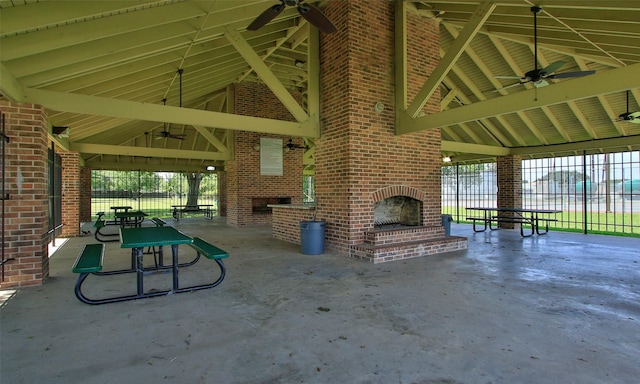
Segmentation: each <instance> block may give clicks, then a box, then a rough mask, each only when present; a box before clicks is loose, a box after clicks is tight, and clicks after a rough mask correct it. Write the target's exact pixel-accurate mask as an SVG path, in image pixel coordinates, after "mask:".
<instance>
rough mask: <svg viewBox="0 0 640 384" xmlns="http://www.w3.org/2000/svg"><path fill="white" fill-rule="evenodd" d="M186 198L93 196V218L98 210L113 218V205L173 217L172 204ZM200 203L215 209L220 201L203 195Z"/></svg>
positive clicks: (184, 202) (182, 202)
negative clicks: (211, 205) (210, 205)
mask: <svg viewBox="0 0 640 384" xmlns="http://www.w3.org/2000/svg"><path fill="white" fill-rule="evenodd" d="M186 202H187V199H186V198H182V199H180V198H148V199H145V198H142V199H128V198H107V199H103V198H92V199H91V219H92V220H95V219H96V217H97V213H98V212H104V213H105V216H106V217H107V218H113V209H111V207H116V206H117V207H125V206H128V207H131V208H132V209H133V210H140V211H142V212H145V213H146V214H147V215H149V216H150V217H160V218H167V217H171V213H172V211H173V208H171V206H172V205H184V204H186ZM198 204H213V207H212V208H213V209H214V210H217V209H218V201H217V199H215V198H207V197H203V198H200V199H198Z"/></svg>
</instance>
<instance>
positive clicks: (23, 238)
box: [0, 100, 49, 288]
mask: <svg viewBox="0 0 640 384" xmlns="http://www.w3.org/2000/svg"><path fill="white" fill-rule="evenodd" d="M0 112H1V113H2V114H4V115H5V131H6V135H7V136H9V138H10V141H9V143H6V144H5V150H6V159H5V161H6V163H5V166H6V169H5V176H4V177H5V180H3V181H4V182H5V192H6V193H7V194H9V199H8V200H5V201H4V206H5V212H4V215H3V217H2V218H1V219H2V220H3V222H4V226H5V227H4V233H3V234H4V243H3V244H2V245H3V249H4V256H5V259H10V258H13V259H14V260H11V261H8V262H7V263H6V264H5V265H4V270H5V276H4V277H5V278H4V281H0V288H9V287H22V286H29V285H40V284H42V283H43V282H44V280H45V279H46V278H47V277H48V276H49V258H48V247H47V243H48V235H47V230H48V221H49V218H48V214H47V213H48V211H49V201H48V188H47V181H48V175H47V169H48V167H47V151H48V146H47V133H46V132H47V131H46V127H47V116H46V113H45V111H44V108H42V107H41V106H38V105H33V104H18V103H12V102H8V101H4V100H0Z"/></svg>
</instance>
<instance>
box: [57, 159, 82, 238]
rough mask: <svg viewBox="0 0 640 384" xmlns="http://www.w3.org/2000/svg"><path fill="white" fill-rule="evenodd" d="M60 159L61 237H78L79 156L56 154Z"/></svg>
mask: <svg viewBox="0 0 640 384" xmlns="http://www.w3.org/2000/svg"><path fill="white" fill-rule="evenodd" d="M56 153H57V154H58V155H60V158H61V159H62V237H78V236H79V235H80V154H79V153H78V152H56Z"/></svg>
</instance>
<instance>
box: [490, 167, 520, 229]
mask: <svg viewBox="0 0 640 384" xmlns="http://www.w3.org/2000/svg"><path fill="white" fill-rule="evenodd" d="M496 163H497V168H498V169H497V174H498V208H521V207H522V157H521V156H499V157H498V158H497V162H496ZM502 227H504V228H520V224H517V223H503V224H502Z"/></svg>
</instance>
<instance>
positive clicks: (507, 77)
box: [493, 76, 522, 79]
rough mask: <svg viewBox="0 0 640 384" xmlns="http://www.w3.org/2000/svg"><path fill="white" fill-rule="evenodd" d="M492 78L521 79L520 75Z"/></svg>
mask: <svg viewBox="0 0 640 384" xmlns="http://www.w3.org/2000/svg"><path fill="white" fill-rule="evenodd" d="M493 78H494V79H522V77H520V76H493Z"/></svg>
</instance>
